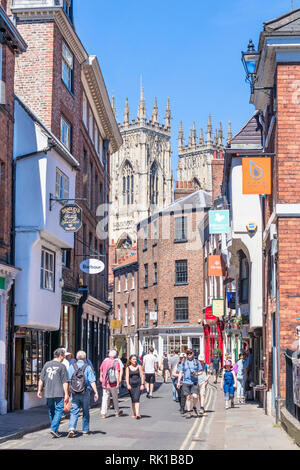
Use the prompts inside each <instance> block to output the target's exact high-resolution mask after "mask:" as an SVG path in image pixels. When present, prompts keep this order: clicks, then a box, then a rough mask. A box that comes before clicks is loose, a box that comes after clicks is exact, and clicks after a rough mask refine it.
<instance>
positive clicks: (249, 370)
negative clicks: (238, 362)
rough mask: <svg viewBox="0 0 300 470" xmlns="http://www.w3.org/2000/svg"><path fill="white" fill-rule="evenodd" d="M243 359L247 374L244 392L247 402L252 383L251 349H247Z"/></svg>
mask: <svg viewBox="0 0 300 470" xmlns="http://www.w3.org/2000/svg"><path fill="white" fill-rule="evenodd" d="M245 359H246V372H247V377H246V385H245V391H246V396H247V400H249V399H250V395H251V386H252V381H253V373H252V349H251V348H248V349H247V351H246V356H245Z"/></svg>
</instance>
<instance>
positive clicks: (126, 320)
mask: <svg viewBox="0 0 300 470" xmlns="http://www.w3.org/2000/svg"><path fill="white" fill-rule="evenodd" d="M124 326H128V307H127V304H125V317H124Z"/></svg>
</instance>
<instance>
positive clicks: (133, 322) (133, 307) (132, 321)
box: [131, 302, 135, 326]
mask: <svg viewBox="0 0 300 470" xmlns="http://www.w3.org/2000/svg"><path fill="white" fill-rule="evenodd" d="M134 325H135V304H134V302H132V304H131V326H134Z"/></svg>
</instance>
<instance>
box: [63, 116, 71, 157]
mask: <svg viewBox="0 0 300 470" xmlns="http://www.w3.org/2000/svg"><path fill="white" fill-rule="evenodd" d="M71 132H72V126H71V124H70V123H69V121H68V120H67V119H66V118H65V117H64V116H62V117H61V136H60V140H61V141H62V143H63V144H64V145H65V146H66V147H67V149H68V150H70V152H71Z"/></svg>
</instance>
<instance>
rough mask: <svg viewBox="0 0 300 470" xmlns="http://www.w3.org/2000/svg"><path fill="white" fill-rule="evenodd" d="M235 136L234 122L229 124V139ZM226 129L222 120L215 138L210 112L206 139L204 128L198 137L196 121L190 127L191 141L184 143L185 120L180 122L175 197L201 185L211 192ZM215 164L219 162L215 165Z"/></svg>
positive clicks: (194, 189)
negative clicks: (233, 134)
mask: <svg viewBox="0 0 300 470" xmlns="http://www.w3.org/2000/svg"><path fill="white" fill-rule="evenodd" d="M231 137H232V132H231V124H230V123H229V128H228V139H227V141H228V140H230V139H231ZM223 150H224V145H223V129H222V124H221V123H220V126H219V130H217V129H216V131H215V135H214V138H213V129H212V124H211V116H210V115H209V117H208V125H207V132H206V141H205V140H204V136H203V129H201V131H200V138H199V140H197V131H196V125H195V123H194V126H193V129H191V131H190V136H189V141H188V144H187V145H184V136H183V129H182V122H181V123H180V129H179V136H178V156H179V162H178V167H177V182H176V189H175V199H176V200H177V199H180V198H182V197H184V196H187V195H188V194H190V193H192V192H194V191H198V190H199V189H202V190H204V191H208V192H211V191H212V189H213V179H214V173H215V172H214V168H215V167H216V168H217V166H220V165H217V163H218V162H219V163H220V162H222V164H223ZM215 164H216V165H215Z"/></svg>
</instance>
